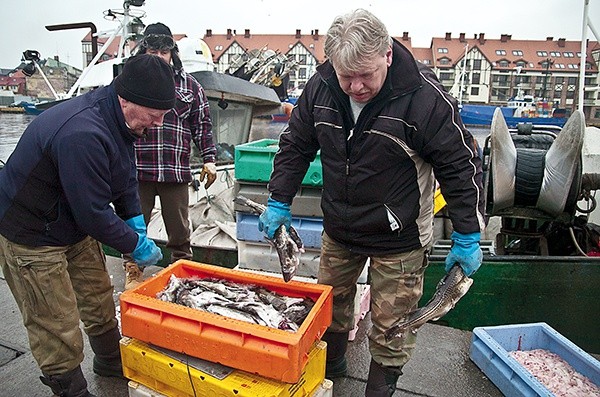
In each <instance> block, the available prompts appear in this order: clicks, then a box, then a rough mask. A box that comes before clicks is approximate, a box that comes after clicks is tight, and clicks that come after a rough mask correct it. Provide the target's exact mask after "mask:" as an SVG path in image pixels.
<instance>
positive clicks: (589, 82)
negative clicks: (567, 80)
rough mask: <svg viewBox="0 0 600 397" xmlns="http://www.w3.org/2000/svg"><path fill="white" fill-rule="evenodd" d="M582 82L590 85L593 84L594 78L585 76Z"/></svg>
mask: <svg viewBox="0 0 600 397" xmlns="http://www.w3.org/2000/svg"><path fill="white" fill-rule="evenodd" d="M583 84H585V85H592V84H595V83H594V79H593V78H592V77H586V78H585V79H584V80H583Z"/></svg>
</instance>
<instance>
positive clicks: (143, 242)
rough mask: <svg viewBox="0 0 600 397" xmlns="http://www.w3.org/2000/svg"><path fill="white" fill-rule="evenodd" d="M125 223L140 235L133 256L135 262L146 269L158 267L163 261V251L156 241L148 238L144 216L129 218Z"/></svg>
mask: <svg viewBox="0 0 600 397" xmlns="http://www.w3.org/2000/svg"><path fill="white" fill-rule="evenodd" d="M125 223H126V224H127V226H129V227H130V228H132V229H133V231H134V232H136V233H137V235H138V242H137V245H136V246H135V250H134V251H133V253H132V254H131V256H132V257H133V260H134V261H135V262H136V263H137V264H138V266H140V267H146V266H151V265H156V264H157V263H158V262H159V261H160V260H162V258H163V255H162V251H161V250H160V248H158V247H157V246H156V244H155V243H154V241H152V240H150V239H149V238H148V236H147V229H146V222H144V215H137V216H134V217H133V218H129V219H127V220H126V221H125Z"/></svg>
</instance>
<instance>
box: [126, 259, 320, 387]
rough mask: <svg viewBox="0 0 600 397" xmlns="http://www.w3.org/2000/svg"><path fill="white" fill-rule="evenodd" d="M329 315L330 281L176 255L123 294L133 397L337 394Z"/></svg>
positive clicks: (128, 370) (128, 366) (127, 359)
mask: <svg viewBox="0 0 600 397" xmlns="http://www.w3.org/2000/svg"><path fill="white" fill-rule="evenodd" d="M286 309H287V312H286ZM331 312H332V294H331V287H329V286H325V285H320V284H314V283H304V282H299V281H291V282H289V283H286V282H284V281H283V280H281V278H279V277H272V276H266V275H260V274H253V273H248V272H244V271H239V270H233V269H226V268H222V267H218V266H212V265H206V264H200V263H196V262H192V261H186V260H180V261H177V262H175V263H174V264H172V265H171V266H169V267H168V268H165V269H163V270H162V271H160V272H159V273H157V274H156V275H155V276H154V277H152V278H150V279H148V280H146V281H144V282H143V283H142V284H140V285H139V286H138V287H136V288H134V289H132V290H129V291H125V292H124V293H123V294H122V295H121V324H122V333H123V336H124V338H123V339H122V340H121V356H122V360H123V372H124V375H125V376H126V377H127V378H128V379H130V380H131V382H130V388H129V390H130V395H131V396H138V395H139V396H141V395H149V394H147V393H146V394H144V393H145V392H143V390H145V389H150V390H152V391H153V393H154V394H150V395H152V396H159V395H166V396H195V395H207V396H208V395H236V396H240V397H243V396H253V397H254V396H277V397H292V396H294V397H296V396H298V397H300V396H310V397H313V396H328V395H331V394H330V393H331V390H332V389H331V387H328V386H327V385H328V384H329V383H328V382H326V380H325V357H326V344H325V343H324V342H322V341H320V338H321V336H322V335H323V333H324V332H325V330H326V329H327V327H328V326H329V324H330V322H331ZM240 313H245V314H243V315H242V314H240ZM136 393H137V394H136Z"/></svg>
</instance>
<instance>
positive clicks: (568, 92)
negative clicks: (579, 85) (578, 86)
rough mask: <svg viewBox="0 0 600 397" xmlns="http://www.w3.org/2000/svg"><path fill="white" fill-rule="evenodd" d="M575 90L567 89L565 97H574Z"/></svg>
mask: <svg viewBox="0 0 600 397" xmlns="http://www.w3.org/2000/svg"><path fill="white" fill-rule="evenodd" d="M574 98H575V91H567V99H574Z"/></svg>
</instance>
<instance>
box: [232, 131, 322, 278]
mask: <svg viewBox="0 0 600 397" xmlns="http://www.w3.org/2000/svg"><path fill="white" fill-rule="evenodd" d="M278 148H279V146H278V141H277V140H276V139H261V140H258V141H253V142H248V143H245V144H242V145H237V146H236V147H235V178H236V182H235V194H236V195H241V196H244V197H246V198H248V199H250V200H253V201H255V202H257V203H260V204H265V205H266V204H267V199H268V197H269V192H268V190H267V183H268V182H269V178H270V176H271V171H272V170H273V158H274V157H275V153H276V152H277V150H278ZM322 186H323V171H322V167H321V158H320V154H317V157H316V158H315V160H314V161H313V162H311V163H310V166H309V167H308V171H307V172H306V176H305V177H304V179H303V180H302V186H301V188H300V190H299V192H298V193H297V194H296V197H295V198H294V202H293V203H292V208H291V210H292V226H294V228H295V229H296V230H297V231H298V234H299V235H300V238H301V239H302V242H303V243H304V248H305V253H304V254H302V255H301V256H300V266H299V267H298V270H297V272H296V275H297V276H300V277H312V278H316V277H317V271H318V269H319V258H320V255H321V233H322V232H323V212H322V210H321V193H322V190H323V188H322ZM235 210H236V230H237V231H236V234H237V240H238V266H239V267H240V268H242V269H250V270H262V271H265V272H270V273H280V265H279V257H278V256H277V252H276V251H275V250H274V249H273V248H272V247H271V246H270V245H269V244H268V243H267V241H265V239H264V236H263V233H262V232H259V231H258V216H257V215H256V214H254V213H252V212H251V211H250V209H249V208H247V207H245V206H243V205H239V204H236V205H235Z"/></svg>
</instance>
